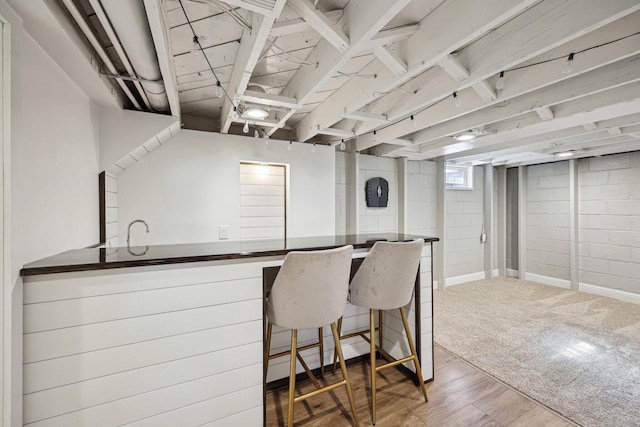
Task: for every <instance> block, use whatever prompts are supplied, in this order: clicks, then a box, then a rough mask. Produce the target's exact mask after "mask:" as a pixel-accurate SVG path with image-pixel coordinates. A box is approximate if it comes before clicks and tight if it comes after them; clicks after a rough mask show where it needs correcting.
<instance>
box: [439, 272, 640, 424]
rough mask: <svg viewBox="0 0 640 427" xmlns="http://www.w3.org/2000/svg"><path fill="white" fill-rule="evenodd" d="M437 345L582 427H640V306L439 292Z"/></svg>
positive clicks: (506, 281)
mask: <svg viewBox="0 0 640 427" xmlns="http://www.w3.org/2000/svg"><path fill="white" fill-rule="evenodd" d="M434 339H435V342H436V343H438V344H439V345H441V346H442V347H444V348H446V349H447V350H449V351H450V352H452V353H453V354H455V355H457V356H459V357H461V358H462V359H465V360H466V361H468V362H470V363H471V364H473V365H475V366H477V367H478V368H480V369H482V370H484V371H486V372H488V373H489V374H491V375H493V376H494V377H496V378H498V379H500V380H502V381H504V382H505V383H507V384H509V385H510V386H512V387H514V388H516V389H517V390H519V391H521V392H522V393H524V394H526V395H528V396H530V397H531V398H533V399H535V400H537V401H539V402H541V403H542V404H544V405H546V406H548V407H550V408H551V409H553V410H555V411H557V412H559V413H560V414H562V415H564V416H565V417H567V418H568V419H570V420H572V421H574V422H575V423H577V424H580V425H583V426H585V427H591V426H594V427H595V426H597V427H604V426H615V427H621V426H630V427H631V426H640V305H636V304H631V303H625V302H622V301H618V300H615V299H610V298H606V297H601V296H597V295H591V294H587V293H583V292H573V291H568V290H565V289H561V288H556V287H553V286H546V285H541V284H538V283H533V282H527V281H521V280H517V279H511V278H496V279H494V280H491V281H490V280H481V281H477V282H471V283H466V284H461V285H456V286H452V287H449V288H447V290H445V291H435V292H434ZM436 380H437V379H436Z"/></svg>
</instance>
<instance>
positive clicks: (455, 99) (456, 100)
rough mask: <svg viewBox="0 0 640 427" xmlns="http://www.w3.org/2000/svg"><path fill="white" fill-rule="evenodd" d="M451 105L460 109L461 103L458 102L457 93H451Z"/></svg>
mask: <svg viewBox="0 0 640 427" xmlns="http://www.w3.org/2000/svg"><path fill="white" fill-rule="evenodd" d="M453 104H454V105H455V106H456V107H461V106H462V101H461V100H460V97H459V96H458V92H453Z"/></svg>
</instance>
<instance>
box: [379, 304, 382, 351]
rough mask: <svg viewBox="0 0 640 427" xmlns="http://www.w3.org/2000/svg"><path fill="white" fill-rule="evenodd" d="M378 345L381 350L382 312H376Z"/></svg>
mask: <svg viewBox="0 0 640 427" xmlns="http://www.w3.org/2000/svg"><path fill="white" fill-rule="evenodd" d="M378 328H379V329H378V338H379V341H378V345H379V346H380V348H382V310H378Z"/></svg>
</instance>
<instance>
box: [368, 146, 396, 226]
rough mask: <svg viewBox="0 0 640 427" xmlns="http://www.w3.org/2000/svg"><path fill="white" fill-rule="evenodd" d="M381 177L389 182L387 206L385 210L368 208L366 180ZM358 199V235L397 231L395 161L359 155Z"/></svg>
mask: <svg viewBox="0 0 640 427" xmlns="http://www.w3.org/2000/svg"><path fill="white" fill-rule="evenodd" d="M375 177H382V178H384V179H386V180H387V181H388V182H389V204H388V205H387V207H386V208H368V207H367V202H366V200H365V195H364V189H365V183H366V182H367V180H369V179H371V178H375ZM359 180H360V182H359V183H358V191H359V192H360V194H361V195H362V197H359V198H358V203H359V209H360V218H359V222H360V233H377V232H396V231H398V167H397V163H396V159H393V158H388V157H376V156H367V155H364V154H361V155H360V177H359Z"/></svg>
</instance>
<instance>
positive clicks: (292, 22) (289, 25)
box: [271, 9, 343, 37]
mask: <svg viewBox="0 0 640 427" xmlns="http://www.w3.org/2000/svg"><path fill="white" fill-rule="evenodd" d="M342 13H343V12H342V9H337V10H331V11H329V12H327V13H325V14H324V16H325V17H326V18H327V19H329V20H330V21H331V22H335V21H337V20H338V19H339V18H340V17H341V16H342ZM312 29H313V27H312V26H311V25H310V24H309V22H307V21H305V20H304V19H302V18H295V19H287V20H286V21H281V22H276V23H275V24H273V28H271V37H281V36H286V35H289V34H296V33H302V32H304V31H309V30H312Z"/></svg>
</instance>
